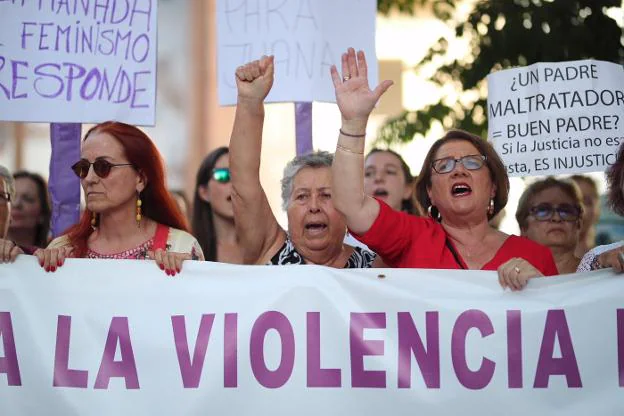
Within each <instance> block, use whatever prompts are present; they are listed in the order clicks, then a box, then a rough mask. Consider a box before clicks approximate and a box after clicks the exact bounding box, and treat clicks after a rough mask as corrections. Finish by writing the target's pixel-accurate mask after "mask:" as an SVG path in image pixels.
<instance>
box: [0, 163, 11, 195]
mask: <svg viewBox="0 0 624 416" xmlns="http://www.w3.org/2000/svg"><path fill="white" fill-rule="evenodd" d="M0 178H1V179H4V191H5V192H8V193H9V195H10V196H11V201H14V200H15V179H13V175H11V172H9V170H8V169H7V168H5V167H4V166H2V165H0Z"/></svg>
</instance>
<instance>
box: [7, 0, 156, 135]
mask: <svg viewBox="0 0 624 416" xmlns="http://www.w3.org/2000/svg"><path fill="white" fill-rule="evenodd" d="M156 12H157V1H156V0H136V1H132V2H130V1H120V0H119V1H118V0H112V1H106V2H96V1H79V0H66V1H50V0H48V1H24V0H4V1H0V108H1V109H2V111H0V120H10V121H32V122H100V121H105V120H118V121H124V122H127V123H131V124H139V125H153V124H154V122H155V102H156V100H155V94H156V33H157V31H156Z"/></svg>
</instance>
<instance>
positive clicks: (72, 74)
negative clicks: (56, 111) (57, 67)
mask: <svg viewBox="0 0 624 416" xmlns="http://www.w3.org/2000/svg"><path fill="white" fill-rule="evenodd" d="M63 66H64V67H67V68H68V71H67V75H66V76H65V79H66V80H67V82H66V90H67V95H66V97H65V99H66V100H67V101H71V100H72V86H73V83H74V80H76V79H79V78H81V77H83V76H84V74H85V73H86V72H87V71H86V70H85V69H84V68H83V67H81V66H80V65H77V64H73V63H71V62H63Z"/></svg>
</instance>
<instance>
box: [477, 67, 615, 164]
mask: <svg viewBox="0 0 624 416" xmlns="http://www.w3.org/2000/svg"><path fill="white" fill-rule="evenodd" d="M488 136H489V138H490V139H491V140H492V142H493V143H494V147H495V148H496V150H497V151H498V153H499V154H500V155H501V157H502V158H503V162H504V163H505V166H506V167H507V172H508V173H509V175H510V176H524V175H552V174H566V173H580V172H596V171H604V170H605V169H606V168H607V167H608V166H610V165H612V164H613V163H614V162H615V159H616V154H617V151H618V148H619V146H620V145H621V144H622V143H624V68H623V67H622V66H621V65H617V64H613V63H610V62H603V61H594V60H584V61H571V62H558V63H538V64H534V65H531V66H528V67H523V68H515V69H510V70H506V71H499V72H496V73H494V74H491V75H489V76H488Z"/></svg>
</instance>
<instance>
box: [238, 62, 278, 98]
mask: <svg viewBox="0 0 624 416" xmlns="http://www.w3.org/2000/svg"><path fill="white" fill-rule="evenodd" d="M273 72H274V66H273V56H263V57H262V58H260V60H257V61H252V62H249V63H248V64H245V65H243V66H239V67H238V68H236V87H237V89H238V98H239V99H241V98H243V99H258V100H261V101H262V100H264V99H265V98H266V96H267V95H268V94H269V91H271V87H272V86H273Z"/></svg>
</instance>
